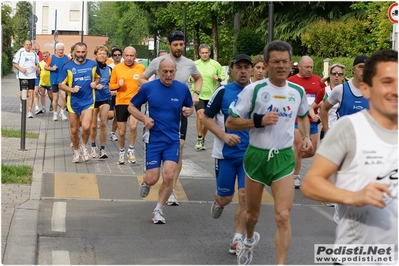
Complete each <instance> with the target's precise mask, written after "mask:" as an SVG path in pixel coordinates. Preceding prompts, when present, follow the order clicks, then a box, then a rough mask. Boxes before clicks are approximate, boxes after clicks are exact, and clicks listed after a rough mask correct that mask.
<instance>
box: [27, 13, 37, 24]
mask: <svg viewBox="0 0 399 266" xmlns="http://www.w3.org/2000/svg"><path fill="white" fill-rule="evenodd" d="M37 20H38V18H37V16H36V15H35V14H32V15H30V17H29V23H31V24H32V23H36V22H37Z"/></svg>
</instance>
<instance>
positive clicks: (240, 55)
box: [231, 54, 253, 67]
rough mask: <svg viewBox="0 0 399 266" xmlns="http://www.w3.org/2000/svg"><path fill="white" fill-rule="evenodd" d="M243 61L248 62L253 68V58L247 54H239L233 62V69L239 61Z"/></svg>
mask: <svg viewBox="0 0 399 266" xmlns="http://www.w3.org/2000/svg"><path fill="white" fill-rule="evenodd" d="M241 60H245V61H248V62H249V63H251V66H253V63H252V59H251V57H249V56H248V55H246V54H238V55H236V56H234V58H233V60H232V61H231V67H233V65H234V64H235V63H237V62H238V61H241Z"/></svg>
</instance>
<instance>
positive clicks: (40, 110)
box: [35, 106, 43, 115]
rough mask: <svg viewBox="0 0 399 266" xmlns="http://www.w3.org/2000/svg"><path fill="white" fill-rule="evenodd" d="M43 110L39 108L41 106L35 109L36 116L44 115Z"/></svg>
mask: <svg viewBox="0 0 399 266" xmlns="http://www.w3.org/2000/svg"><path fill="white" fill-rule="evenodd" d="M42 113H43V110H42V109H40V108H39V106H36V107H35V115H38V114H42Z"/></svg>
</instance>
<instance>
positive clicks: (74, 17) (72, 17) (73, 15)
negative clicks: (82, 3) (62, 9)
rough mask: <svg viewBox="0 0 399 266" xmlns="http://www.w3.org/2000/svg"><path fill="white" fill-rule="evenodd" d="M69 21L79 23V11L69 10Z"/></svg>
mask: <svg viewBox="0 0 399 266" xmlns="http://www.w3.org/2000/svg"><path fill="white" fill-rule="evenodd" d="M69 21H80V10H70V11H69Z"/></svg>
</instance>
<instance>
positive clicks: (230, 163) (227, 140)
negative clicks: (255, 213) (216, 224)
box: [202, 54, 253, 254]
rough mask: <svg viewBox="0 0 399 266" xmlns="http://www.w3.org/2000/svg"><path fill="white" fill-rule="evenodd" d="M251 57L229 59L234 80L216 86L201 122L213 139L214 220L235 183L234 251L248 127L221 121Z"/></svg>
mask: <svg viewBox="0 0 399 266" xmlns="http://www.w3.org/2000/svg"><path fill="white" fill-rule="evenodd" d="M252 67H253V64H252V60H251V58H250V57H249V56H248V55H245V54H239V55H236V56H235V57H234V59H233V61H232V62H231V73H232V75H233V77H234V82H232V83H229V84H227V85H224V86H222V87H219V88H218V89H217V90H216V91H215V92H214V93H213V95H212V97H211V98H210V100H209V102H208V104H207V106H206V109H205V111H204V115H203V117H202V123H203V124H204V126H205V127H206V128H207V129H209V130H210V131H211V132H212V133H213V134H214V135H215V136H216V138H215V139H214V144H213V151H212V157H214V158H215V166H216V167H215V168H216V171H215V172H216V187H217V189H216V193H215V201H214V203H213V204H212V207H211V215H212V217H213V218H215V219H217V218H219V217H220V215H221V214H222V212H223V208H224V206H226V205H227V204H229V203H230V202H231V201H232V200H233V196H234V185H235V182H236V178H237V183H238V206H237V210H236V215H235V233H234V237H233V240H232V241H231V243H230V249H229V252H230V253H232V254H236V248H237V245H238V243H239V242H240V241H241V240H242V234H243V233H244V230H245V216H244V212H245V190H244V187H245V172H244V167H243V160H244V153H245V151H246V149H247V147H248V138H249V137H248V134H249V130H242V131H236V130H228V129H226V127H225V122H226V120H227V118H228V117H229V112H228V110H229V106H230V104H231V103H232V102H233V101H234V100H235V99H236V98H237V95H238V94H239V93H240V92H241V91H242V90H243V89H244V88H245V86H247V85H248V84H249V80H250V78H251V74H252Z"/></svg>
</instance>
